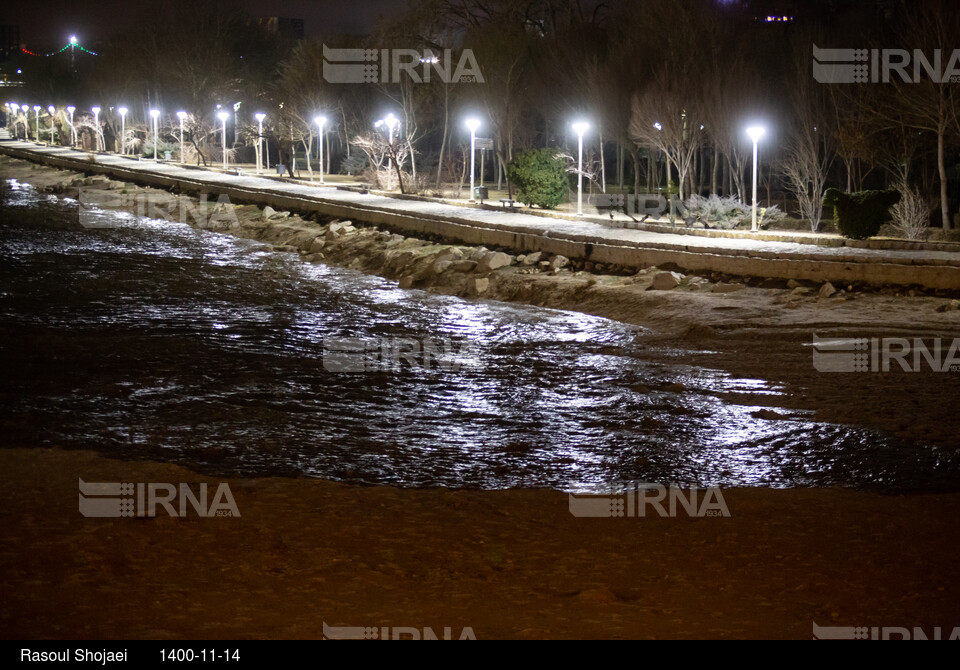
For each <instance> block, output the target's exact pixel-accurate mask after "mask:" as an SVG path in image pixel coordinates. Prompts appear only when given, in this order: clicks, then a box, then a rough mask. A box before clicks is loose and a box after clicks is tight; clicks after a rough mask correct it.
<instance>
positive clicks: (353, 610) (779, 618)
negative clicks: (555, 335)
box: [0, 449, 960, 639]
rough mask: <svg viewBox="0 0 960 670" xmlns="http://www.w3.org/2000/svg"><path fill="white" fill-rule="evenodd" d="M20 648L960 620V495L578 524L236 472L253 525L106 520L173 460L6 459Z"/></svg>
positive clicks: (768, 505)
mask: <svg viewBox="0 0 960 670" xmlns="http://www.w3.org/2000/svg"><path fill="white" fill-rule="evenodd" d="M0 463H2V468H3V472H4V477H3V478H2V480H0V487H2V492H3V501H4V504H3V506H2V508H0V519H2V524H3V528H4V536H5V541H4V543H3V545H2V550H0V602H2V603H3V605H2V609H0V612H2V613H0V619H2V626H0V631H2V636H3V637H5V638H20V637H24V638H33V637H42V638H69V637H80V638H121V639H125V638H160V639H174V638H243V639H246V638H320V637H321V636H322V632H323V623H326V624H327V625H331V626H345V625H346V626H376V627H384V626H389V627H414V628H419V629H422V628H424V627H430V628H432V629H433V630H435V631H437V632H438V634H442V630H443V628H444V627H451V628H452V629H453V635H454V637H457V636H458V635H459V634H460V632H462V630H463V629H464V628H466V627H470V628H472V629H473V632H474V633H475V635H476V636H477V638H481V639H482V638H488V639H489V638H668V637H669V638H672V637H681V638H688V637H710V638H725V637H729V638H742V637H750V638H810V637H812V625H813V622H816V623H817V625H820V626H824V625H831V626H888V627H892V626H903V627H907V628H910V629H911V630H912V628H913V627H914V626H921V627H924V628H925V629H927V630H930V629H932V628H933V627H935V626H940V627H943V628H944V629H945V630H949V629H952V627H953V626H958V625H960V592H958V589H960V577H958V575H957V571H956V566H955V558H956V555H957V552H958V550H960V536H958V534H957V532H956V519H957V518H958V513H960V495H948V496H911V497H888V496H878V495H872V494H866V493H856V492H850V491H844V490H838V489H829V490H781V491H776V490H769V489H739V490H728V491H725V492H724V499H725V501H726V503H727V506H728V507H729V510H730V517H727V518H722V517H721V518H693V519H691V518H688V517H686V516H683V515H681V516H678V517H676V518H669V517H668V518H659V517H651V518H644V519H640V518H609V519H589V518H575V517H573V516H572V515H571V514H570V512H569V510H568V502H567V497H566V496H565V495H564V494H562V493H559V492H555V491H544V490H527V491H520V490H514V491H501V492H482V491H450V490H445V489H431V490H398V489H393V488H388V487H357V486H349V485H344V484H337V483H333V482H328V481H321V480H310V479H248V480H230V481H229V484H230V486H231V490H232V491H233V495H234V498H235V500H236V503H237V506H238V508H239V511H240V514H241V516H240V517H239V518H199V517H196V516H189V517H187V518H183V519H177V518H171V517H167V516H165V515H164V514H163V513H161V514H160V515H159V516H158V517H157V518H155V519H153V520H138V519H93V518H84V517H82V516H80V514H79V513H78V511H77V502H76V501H77V481H78V479H79V478H82V479H84V480H85V481H133V482H138V481H154V482H173V483H179V482H188V483H192V484H194V485H196V484H197V483H199V482H201V481H207V482H210V483H211V484H214V483H217V482H219V481H221V480H219V479H216V478H211V477H202V476H199V475H197V474H196V473H193V472H190V471H188V470H185V469H183V468H180V467H178V466H175V465H170V464H161V463H149V462H124V461H115V460H109V459H106V458H104V457H102V456H99V455H96V454H92V453H89V452H64V451H58V450H37V449H30V450H25V449H24V450H18V449H4V450H0Z"/></svg>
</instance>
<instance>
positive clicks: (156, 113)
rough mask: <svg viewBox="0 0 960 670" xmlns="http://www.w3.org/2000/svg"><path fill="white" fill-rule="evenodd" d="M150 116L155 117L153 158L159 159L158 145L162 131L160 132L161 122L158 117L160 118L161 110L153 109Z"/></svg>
mask: <svg viewBox="0 0 960 670" xmlns="http://www.w3.org/2000/svg"><path fill="white" fill-rule="evenodd" d="M150 116H152V117H153V160H157V156H158V154H157V145H158V144H159V143H160V141H159V137H158V136H159V135H160V132H159V128H158V127H157V126H158V125H159V122H158V121H157V119H159V118H160V110H159V109H151V110H150Z"/></svg>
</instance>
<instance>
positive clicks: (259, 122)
mask: <svg viewBox="0 0 960 670" xmlns="http://www.w3.org/2000/svg"><path fill="white" fill-rule="evenodd" d="M254 118H255V119H256V120H257V174H262V169H263V120H264V119H265V118H267V115H266V114H264V113H263V112H260V113H259V114H257V115H255V116H254Z"/></svg>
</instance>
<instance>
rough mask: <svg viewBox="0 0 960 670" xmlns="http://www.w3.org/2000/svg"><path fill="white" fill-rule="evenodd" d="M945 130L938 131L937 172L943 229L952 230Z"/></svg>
mask: <svg viewBox="0 0 960 670" xmlns="http://www.w3.org/2000/svg"><path fill="white" fill-rule="evenodd" d="M943 136H944V129H943V128H942V127H941V128H940V129H939V130H938V131H937V170H938V171H939V172H940V209H941V214H942V215H943V229H944V230H950V228H951V225H950V223H951V222H950V199H949V198H948V197H947V168H946V165H944V159H943V153H944V147H943V143H944V137H943Z"/></svg>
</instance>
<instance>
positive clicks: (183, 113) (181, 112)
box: [177, 110, 187, 165]
mask: <svg viewBox="0 0 960 670" xmlns="http://www.w3.org/2000/svg"><path fill="white" fill-rule="evenodd" d="M177 118H178V119H180V165H183V163H184V161H185V160H186V159H185V158H184V156H183V120H184V119H185V118H187V113H186V112H184V111H183V110H180V111H179V112H177Z"/></svg>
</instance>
